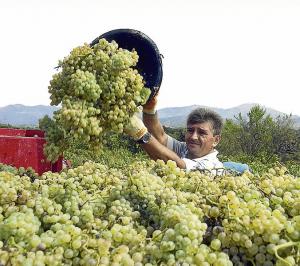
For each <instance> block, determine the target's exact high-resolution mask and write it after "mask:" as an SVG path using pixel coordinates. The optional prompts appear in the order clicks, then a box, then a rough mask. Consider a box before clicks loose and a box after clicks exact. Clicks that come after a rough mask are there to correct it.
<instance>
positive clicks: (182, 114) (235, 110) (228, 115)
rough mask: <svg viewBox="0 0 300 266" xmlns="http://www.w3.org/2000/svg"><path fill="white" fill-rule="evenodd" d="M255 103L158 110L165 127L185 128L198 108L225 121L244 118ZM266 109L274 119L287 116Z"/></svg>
mask: <svg viewBox="0 0 300 266" xmlns="http://www.w3.org/2000/svg"><path fill="white" fill-rule="evenodd" d="M255 105H257V104H255V103H247V104H242V105H239V106H235V107H232V108H227V109H224V108H216V107H209V106H204V105H191V106H183V107H170V108H163V109H160V110H158V115H159V118H160V121H161V123H162V124H163V125H165V126H169V127H183V126H185V123H186V118H187V115H188V114H189V113H190V112H191V111H192V110H194V109H195V108H197V107H206V108H209V109H212V110H214V111H216V112H217V113H218V114H220V115H221V117H222V118H223V119H234V116H236V115H237V114H239V113H241V114H242V115H243V116H246V115H247V113H248V112H249V111H250V109H251V108H252V107H254V106H255ZM263 107H264V108H265V109H266V112H267V114H270V115H271V116H272V117H273V118H275V117H277V116H279V115H280V116H284V115H285V114H284V113H282V112H280V111H277V110H275V109H272V108H268V107H265V106H263ZM292 118H293V120H294V122H295V126H296V127H297V128H299V127H300V116H296V115H293V116H292Z"/></svg>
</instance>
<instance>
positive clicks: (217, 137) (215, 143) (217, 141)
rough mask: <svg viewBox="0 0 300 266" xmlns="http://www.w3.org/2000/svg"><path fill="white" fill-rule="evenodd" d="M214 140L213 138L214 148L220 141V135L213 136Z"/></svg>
mask: <svg viewBox="0 0 300 266" xmlns="http://www.w3.org/2000/svg"><path fill="white" fill-rule="evenodd" d="M214 138H215V141H214V143H213V147H216V146H217V145H218V144H219V142H220V140H221V135H215V136H214Z"/></svg>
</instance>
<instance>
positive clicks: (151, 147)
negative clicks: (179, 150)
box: [141, 136, 186, 169]
mask: <svg viewBox="0 0 300 266" xmlns="http://www.w3.org/2000/svg"><path fill="white" fill-rule="evenodd" d="M141 146H142V148H143V149H144V151H145V152H147V153H148V155H149V156H150V158H151V159H153V160H158V159H161V160H163V161H164V162H167V161H168V160H172V161H175V162H176V164H177V166H178V167H179V168H182V169H185V168H186V165H185V162H184V160H182V159H181V158H180V157H179V156H178V155H177V154H176V153H175V152H173V151H172V150H170V149H168V148H167V147H166V146H164V145H162V144H161V143H160V142H159V141H158V140H157V139H156V138H155V137H153V136H151V138H150V140H149V142H148V143H144V144H141Z"/></svg>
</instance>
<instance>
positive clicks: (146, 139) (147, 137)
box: [142, 132, 151, 143]
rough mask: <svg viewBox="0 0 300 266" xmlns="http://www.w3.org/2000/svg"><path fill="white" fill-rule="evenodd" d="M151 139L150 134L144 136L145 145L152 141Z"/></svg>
mask: <svg viewBox="0 0 300 266" xmlns="http://www.w3.org/2000/svg"><path fill="white" fill-rule="evenodd" d="M150 138H151V134H150V133H149V132H147V133H146V134H145V135H144V136H143V138H142V139H143V142H144V143H148V142H149V141H150Z"/></svg>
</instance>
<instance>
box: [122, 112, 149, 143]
mask: <svg viewBox="0 0 300 266" xmlns="http://www.w3.org/2000/svg"><path fill="white" fill-rule="evenodd" d="M147 131H148V130H147V128H146V127H145V125H144V123H143V121H142V120H141V119H140V118H139V117H138V116H137V115H136V114H134V115H133V116H132V117H131V118H130V120H129V123H128V124H127V125H126V126H125V128H124V132H125V133H126V134H127V135H129V136H131V137H132V138H133V139H134V140H135V141H136V140H139V139H140V138H142V136H144V135H145V134H146V132H147Z"/></svg>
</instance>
